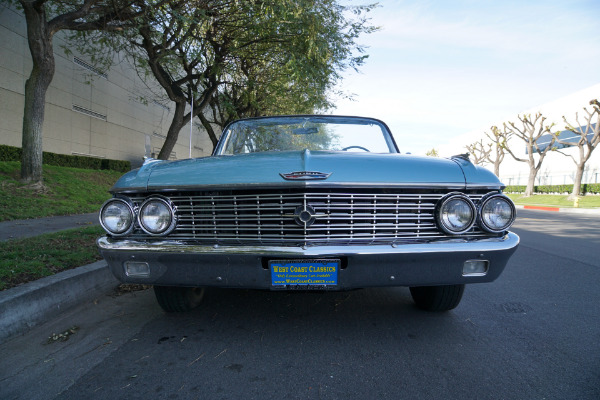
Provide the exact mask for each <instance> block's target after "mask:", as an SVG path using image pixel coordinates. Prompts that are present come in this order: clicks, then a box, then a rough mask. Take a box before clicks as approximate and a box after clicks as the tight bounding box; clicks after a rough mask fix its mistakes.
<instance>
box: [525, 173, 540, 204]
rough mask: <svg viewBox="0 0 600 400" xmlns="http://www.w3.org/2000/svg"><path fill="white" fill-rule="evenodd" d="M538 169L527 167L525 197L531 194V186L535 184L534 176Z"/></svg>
mask: <svg viewBox="0 0 600 400" xmlns="http://www.w3.org/2000/svg"><path fill="white" fill-rule="evenodd" d="M537 172H538V170H537V169H536V168H529V178H528V179H527V188H526V189H525V197H529V196H533V188H534V186H535V178H536V176H537Z"/></svg>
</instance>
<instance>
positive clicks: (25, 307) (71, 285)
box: [0, 260, 119, 343]
mask: <svg viewBox="0 0 600 400" xmlns="http://www.w3.org/2000/svg"><path fill="white" fill-rule="evenodd" d="M118 284H119V281H117V280H116V279H115V277H114V276H113V275H112V273H111V272H110V270H109V269H108V265H107V264H106V261H104V260H101V261H97V262H95V263H93V264H88V265H85V266H83V267H78V268H75V269H71V270H68V271H63V272H60V273H58V274H55V275H52V276H47V277H45V278H42V279H38V280H37V281H33V282H29V283H26V284H24V285H21V286H18V287H15V288H11V289H8V290H5V291H2V292H0V343H4V342H6V341H7V340H8V339H10V338H11V337H13V336H16V335H19V334H22V333H24V332H26V331H28V330H29V329H31V328H32V327H34V326H36V325H40V324H42V323H44V322H47V321H49V320H51V319H52V318H54V317H55V316H57V315H58V314H60V313H62V312H64V311H65V310H67V309H69V308H71V307H73V306H75V305H78V304H80V303H81V302H82V301H85V300H90V299H92V298H94V297H97V296H98V295H102V294H105V293H107V292H108V291H109V290H110V288H111V287H116V286H117V285H118Z"/></svg>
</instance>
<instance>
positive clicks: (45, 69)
mask: <svg viewBox="0 0 600 400" xmlns="http://www.w3.org/2000/svg"><path fill="white" fill-rule="evenodd" d="M12 1H18V4H19V5H20V6H21V7H22V9H23V12H24V14H25V20H26V23H27V41H28V44H29V50H30V53H31V59H32V61H33V67H32V69H31V73H30V75H29V78H28V79H27V82H26V83H25V106H24V110H23V142H22V147H23V152H22V156H21V180H22V181H24V182H28V183H31V184H34V185H42V184H43V183H42V128H43V123H44V113H45V103H46V92H47V90H48V87H49V86H50V83H51V82H52V79H53V77H54V71H55V60H54V49H53V45H52V39H53V38H54V35H55V34H56V33H57V32H59V31H64V30H74V31H90V30H104V31H117V30H121V29H123V27H124V24H125V23H126V21H128V20H131V19H132V18H133V17H135V15H136V11H135V10H134V9H132V8H131V7H130V4H129V2H127V1H125V0H12Z"/></svg>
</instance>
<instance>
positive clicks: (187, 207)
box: [132, 190, 490, 245]
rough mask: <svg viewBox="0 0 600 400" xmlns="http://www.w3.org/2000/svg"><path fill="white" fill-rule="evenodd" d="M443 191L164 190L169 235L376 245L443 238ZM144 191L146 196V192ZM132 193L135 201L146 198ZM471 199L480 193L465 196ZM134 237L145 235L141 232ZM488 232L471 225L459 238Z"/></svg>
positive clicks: (210, 240) (221, 240)
mask: <svg viewBox="0 0 600 400" xmlns="http://www.w3.org/2000/svg"><path fill="white" fill-rule="evenodd" d="M444 195H445V193H442V192H440V193H418V192H410V193H408V192H405V191H399V192H398V193H388V192H383V191H381V192H364V191H362V192H360V191H357V192H349V191H335V190H330V191H315V192H311V191H299V192H281V193H273V192H253V193H250V192H239V193H234V192H229V193H223V192H212V193H169V194H168V198H169V199H170V200H171V201H172V202H173V204H174V205H175V207H176V213H177V217H178V221H177V228H176V229H175V230H174V231H173V232H172V233H171V234H170V235H169V238H172V239H179V240H189V241H197V242H202V243H211V244H275V245H310V244H375V243H377V244H379V243H394V242H398V243H399V242H403V241H427V240H432V239H439V238H444V237H448V235H446V234H445V233H443V232H442V231H440V230H439V229H438V228H437V225H436V223H435V219H434V218H435V217H434V210H435V205H436V203H437V201H438V200H439V199H440V198H442V197H443V196H444ZM148 196H149V195H148ZM148 196H144V197H134V198H132V200H133V201H134V202H135V203H136V204H138V205H139V204H141V202H143V200H144V199H145V198H147V197H148ZM469 196H470V197H471V199H472V200H473V201H475V202H476V203H477V202H478V201H479V200H480V199H481V197H482V196H483V193H482V194H470V195H469ZM306 206H310V207H312V209H314V212H315V214H316V215H317V218H315V220H314V222H313V223H312V224H311V225H309V226H305V225H303V224H302V223H299V222H296V218H294V214H295V212H296V211H297V210H298V209H299V208H300V209H303V208H305V207H306ZM134 236H135V237H136V238H140V239H141V238H144V239H148V237H147V236H146V235H143V234H142V233H141V232H136V233H135V234H134ZM481 236H490V235H489V234H487V233H485V232H482V231H480V230H479V229H478V228H477V227H475V228H473V230H472V231H471V232H468V233H467V234H465V235H461V237H463V238H464V237H467V238H472V237H481Z"/></svg>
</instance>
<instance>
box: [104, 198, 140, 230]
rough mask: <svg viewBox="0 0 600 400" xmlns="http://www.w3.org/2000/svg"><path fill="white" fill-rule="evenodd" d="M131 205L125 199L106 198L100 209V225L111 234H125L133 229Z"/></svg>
mask: <svg viewBox="0 0 600 400" xmlns="http://www.w3.org/2000/svg"><path fill="white" fill-rule="evenodd" d="M133 220H134V213H133V207H132V206H131V204H130V203H128V202H127V201H126V200H124V199H121V198H118V197H117V198H114V199H110V200H108V201H107V202H106V203H104V205H103V206H102V208H101V209H100V225H102V227H103V228H104V230H106V231H107V232H108V233H110V234H111V235H115V236H123V235H127V234H128V233H130V232H131V230H132V229H133Z"/></svg>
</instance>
